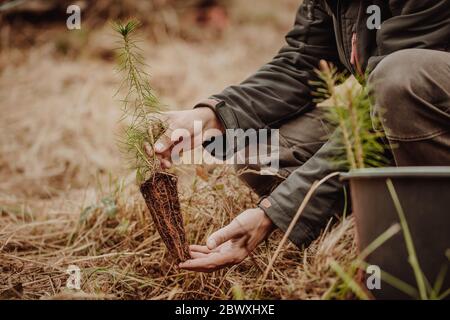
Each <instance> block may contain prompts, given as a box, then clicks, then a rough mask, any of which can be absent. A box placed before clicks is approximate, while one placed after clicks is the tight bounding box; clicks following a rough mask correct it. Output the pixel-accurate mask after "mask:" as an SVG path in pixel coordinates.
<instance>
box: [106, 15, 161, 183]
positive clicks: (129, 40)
mask: <svg viewBox="0 0 450 320" xmlns="http://www.w3.org/2000/svg"><path fill="white" fill-rule="evenodd" d="M138 27H139V22H138V21H136V20H131V21H129V22H127V23H126V24H121V23H116V24H115V25H114V30H115V31H116V32H117V33H118V34H119V35H120V36H121V45H120V47H119V49H118V51H119V56H118V60H119V71H120V72H121V73H122V74H124V75H125V77H124V80H123V82H122V85H121V88H120V90H124V91H125V92H126V96H125V98H124V99H123V100H122V102H123V115H124V118H129V120H130V125H129V126H128V127H127V128H126V129H125V133H124V138H123V139H122V140H121V147H122V149H123V151H124V153H125V154H126V155H127V157H128V158H129V162H130V167H131V168H132V169H135V170H136V181H137V183H138V184H139V185H141V184H142V183H143V182H144V181H145V180H147V179H148V178H149V177H150V176H151V175H152V174H153V173H155V172H157V171H160V170H161V168H160V165H159V162H158V160H157V159H156V157H155V155H153V157H148V155H147V154H146V152H145V149H146V145H148V146H149V147H150V148H153V146H154V144H155V142H156V141H157V140H158V138H159V137H160V136H161V135H162V134H163V133H164V131H165V128H166V125H165V123H163V122H162V121H161V120H160V118H159V117H157V115H158V114H159V113H160V112H161V110H162V107H161V104H160V103H159V101H158V99H157V98H156V96H155V95H154V93H153V89H152V88H151V86H150V83H149V81H148V78H149V76H148V74H147V73H146V72H145V71H144V68H145V67H146V65H145V62H144V58H143V56H142V54H141V50H140V48H139V47H138V46H137V43H138V42H137V40H136V38H135V33H136V30H137V28H138ZM149 128H150V129H149Z"/></svg>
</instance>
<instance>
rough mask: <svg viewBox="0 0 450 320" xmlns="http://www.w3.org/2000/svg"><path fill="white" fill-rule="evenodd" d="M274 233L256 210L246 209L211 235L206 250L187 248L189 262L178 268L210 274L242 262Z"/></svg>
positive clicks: (264, 216) (269, 224)
mask: <svg viewBox="0 0 450 320" xmlns="http://www.w3.org/2000/svg"><path fill="white" fill-rule="evenodd" d="M273 230H274V225H273V223H272V221H271V220H270V218H269V217H268V216H267V215H266V214H265V213H264V211H263V210H262V209H260V208H256V209H249V210H246V211H244V212H243V213H241V214H240V215H239V216H237V217H236V218H235V219H234V220H233V221H231V223H230V224H229V225H227V226H225V227H224V228H222V229H220V230H218V231H216V232H214V233H213V234H212V235H211V236H210V237H209V238H208V241H207V242H206V246H200V245H192V246H190V252H191V257H192V259H191V260H187V261H185V262H183V263H181V264H180V268H182V269H186V270H191V271H198V272H213V271H216V270H219V269H222V268H224V267H227V266H231V265H235V264H238V263H240V262H242V261H243V260H244V259H245V258H246V257H247V256H248V255H249V254H250V252H252V251H253V250H254V249H255V248H256V247H257V246H258V244H260V243H261V242H262V241H263V240H265V239H266V238H267V237H268V236H269V235H270V233H271V232H272V231H273Z"/></svg>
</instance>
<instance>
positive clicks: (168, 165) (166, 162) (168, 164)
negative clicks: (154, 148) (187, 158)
mask: <svg viewBox="0 0 450 320" xmlns="http://www.w3.org/2000/svg"><path fill="white" fill-rule="evenodd" d="M160 161H161V166H162V167H163V169H170V168H171V167H172V162H170V161H169V160H166V159H160Z"/></svg>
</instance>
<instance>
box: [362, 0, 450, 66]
mask: <svg viewBox="0 0 450 320" xmlns="http://www.w3.org/2000/svg"><path fill="white" fill-rule="evenodd" d="M389 5H390V8H391V11H392V14H393V17H392V18H389V19H387V20H385V21H384V22H383V23H382V24H381V28H380V30H378V32H377V46H378V55H377V56H374V57H372V58H370V59H369V66H368V69H369V71H372V70H374V69H375V67H376V66H377V65H378V63H379V62H380V61H381V60H383V58H384V57H386V56H387V55H389V54H391V53H394V52H396V51H399V50H403V49H412V48H415V49H435V50H444V51H448V50H449V49H450V48H449V45H450V1H449V0H428V1H423V0H390V1H389Z"/></svg>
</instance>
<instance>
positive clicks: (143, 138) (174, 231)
mask: <svg viewBox="0 0 450 320" xmlns="http://www.w3.org/2000/svg"><path fill="white" fill-rule="evenodd" d="M138 26H139V22H138V21H136V20H130V21H129V22H127V23H125V24H122V23H116V24H115V25H114V30H115V31H116V32H117V33H118V34H119V35H120V37H121V41H120V46H119V49H118V50H119V57H118V58H119V71H120V72H121V73H122V74H124V75H125V76H124V80H123V82H122V84H121V86H120V88H119V91H121V90H125V91H126V95H125V98H124V99H123V100H122V102H123V118H124V119H129V120H130V124H129V125H128V126H127V127H126V129H125V132H124V136H123V138H122V139H121V140H120V142H121V146H122V148H123V151H124V152H125V154H126V155H127V157H128V158H129V161H130V166H131V168H133V169H135V170H136V181H137V183H138V185H139V187H140V191H141V194H142V196H143V197H144V200H145V203H146V204H147V207H148V209H149V211H150V214H151V217H152V219H153V222H154V223H155V226H156V228H157V230H158V232H159V234H160V236H161V238H162V240H163V241H164V243H165V245H166V246H167V248H168V251H169V253H170V254H171V255H172V257H173V258H174V259H175V261H177V262H180V261H185V260H187V259H189V258H190V255H189V248H188V244H187V241H186V232H185V230H184V225H183V217H182V215H181V210H180V200H179V198H178V191H177V181H178V180H177V177H176V176H174V175H172V174H170V173H168V172H165V171H164V170H162V168H161V165H160V163H159V161H158V159H157V157H156V154H155V153H154V152H151V156H149V155H148V153H149V152H148V151H149V150H150V149H151V150H153V147H154V145H155V143H156V141H157V140H158V139H159V138H160V137H161V135H162V134H164V132H165V131H166V129H167V127H166V124H165V123H164V122H163V121H162V120H161V118H160V117H159V116H158V115H159V113H160V112H161V104H160V103H159V102H158V99H157V98H156V97H155V95H154V94H153V89H152V87H151V86H150V83H149V81H148V78H149V76H148V74H147V73H146V72H145V71H144V68H145V63H144V58H143V56H142V54H141V49H140V48H139V47H138V45H137V40H136V38H135V33H136V30H137V28H138Z"/></svg>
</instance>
